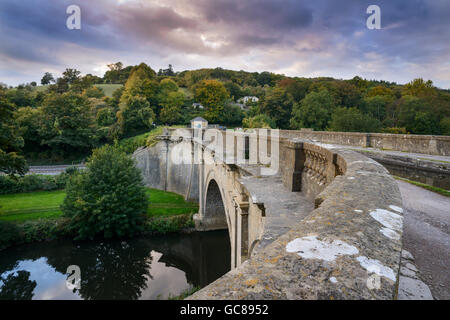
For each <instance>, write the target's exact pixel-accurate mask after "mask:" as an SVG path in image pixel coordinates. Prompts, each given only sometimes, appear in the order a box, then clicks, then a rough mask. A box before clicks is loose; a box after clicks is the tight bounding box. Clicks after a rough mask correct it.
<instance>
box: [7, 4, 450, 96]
mask: <svg viewBox="0 0 450 320" xmlns="http://www.w3.org/2000/svg"><path fill="white" fill-rule="evenodd" d="M72 4H75V5H78V6H79V7H80V8H81V30H69V29H67V27H66V20H67V18H68V16H69V15H68V14H66V9H67V7H68V6H69V5H72ZM372 4H375V5H378V6H379V7H380V8H381V29H380V30H369V29H368V28H367V27H366V19H367V18H368V17H369V14H367V13H366V9H367V7H368V6H369V5H372ZM117 61H122V62H123V63H124V65H130V64H138V63H140V62H146V63H147V64H149V65H150V66H151V67H152V68H153V69H155V70H158V69H160V68H166V67H167V65H168V64H169V63H170V64H172V65H173V66H174V69H175V71H182V70H187V69H198V68H205V67H208V68H209V67H211V68H213V67H222V68H227V69H232V70H246V71H258V72H262V71H271V72H276V73H283V74H286V75H289V76H300V77H317V76H331V77H335V78H343V79H348V78H352V77H354V76H355V75H359V76H362V77H365V78H368V79H383V80H388V81H396V82H398V83H406V82H409V81H410V80H412V79H414V78H417V77H422V78H425V79H431V80H432V81H433V82H434V83H435V85H437V86H439V87H441V88H449V87H450V1H448V0H386V1H378V0H368V1H366V0H345V1H344V0H308V1H305V0H95V1H93V0H19V1H18V0H0V82H4V83H7V84H9V85H17V84H19V83H24V82H30V81H36V82H40V79H41V77H42V75H43V73H44V72H46V71H49V72H52V73H54V74H55V75H56V76H59V75H60V74H61V72H62V71H64V69H65V68H67V67H71V68H77V69H79V70H81V71H82V72H83V73H92V74H97V75H100V76H102V75H103V73H104V72H105V71H106V70H107V67H106V65H107V64H109V63H112V62H117Z"/></svg>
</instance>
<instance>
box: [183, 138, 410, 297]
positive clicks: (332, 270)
mask: <svg viewBox="0 0 450 320" xmlns="http://www.w3.org/2000/svg"><path fill="white" fill-rule="evenodd" d="M281 148H282V149H283V148H286V149H285V150H284V151H280V152H281V154H283V155H284V156H285V157H286V159H283V160H282V161H283V166H284V167H283V166H282V168H283V170H282V171H284V173H283V174H282V176H283V177H284V178H283V179H285V178H287V177H288V174H287V172H291V173H295V174H297V178H301V183H300V188H308V189H311V195H313V196H314V202H315V204H316V209H314V210H313V211H312V212H311V213H310V214H308V215H306V217H304V218H302V219H299V220H298V221H297V222H296V223H291V224H290V228H289V229H290V230H288V231H287V232H285V233H284V234H283V235H281V236H279V237H278V238H277V239H275V240H274V241H272V242H270V243H269V244H268V245H267V246H264V247H263V248H261V249H260V250H256V251H255V254H253V255H252V256H251V258H250V259H249V260H247V261H245V262H244V263H243V264H242V265H240V266H239V267H237V268H236V269H234V270H232V271H230V272H229V273H227V274H226V275H224V276H223V277H221V278H220V279H218V280H217V281H215V282H213V283H212V284H210V285H209V286H207V287H205V288H203V289H202V290H200V291H198V292H197V293H195V294H194V295H192V296H191V297H189V299H395V298H396V294H397V284H398V273H399V267H400V256H401V248H402V243H401V236H402V231H403V226H402V222H403V214H402V212H403V210H402V200H401V195H400V192H399V190H398V186H397V184H396V182H395V180H394V179H393V178H392V177H391V176H390V175H389V174H388V172H387V171H386V169H385V168H384V167H383V166H381V165H380V164H378V163H377V162H375V161H373V160H371V159H369V158H367V157H365V156H363V155H361V154H358V153H356V152H353V151H349V150H343V149H337V148H336V149H331V150H327V149H324V148H321V147H318V146H314V145H313V144H309V143H303V142H301V141H296V140H291V139H288V140H287V141H284V142H283V143H282V147H281ZM302 155H303V156H304V157H303V158H302ZM322 166H323V167H324V168H321V167H322ZM298 174H301V175H302V176H303V177H300V176H299V175H298ZM308 175H309V177H308ZM305 176H306V177H305ZM294 180H295V181H294ZM283 182H285V181H283ZM308 184H309V186H308ZM320 184H323V185H324V186H325V187H323V188H322V187H321V188H315V187H314V186H315V185H316V186H318V185H319V186H320ZM285 185H288V186H290V187H292V186H294V187H295V186H298V181H297V180H296V179H291V180H290V181H286V183H285ZM255 189H257V188H255ZM286 192H290V191H286Z"/></svg>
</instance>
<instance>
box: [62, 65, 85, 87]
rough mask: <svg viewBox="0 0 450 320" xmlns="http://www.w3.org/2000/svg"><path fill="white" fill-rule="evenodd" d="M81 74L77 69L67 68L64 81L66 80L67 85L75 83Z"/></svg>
mask: <svg viewBox="0 0 450 320" xmlns="http://www.w3.org/2000/svg"><path fill="white" fill-rule="evenodd" d="M80 74H81V72H80V71H78V70H77V69H70V68H67V69H66V71H64V72H63V79H64V80H66V82H67V83H69V84H70V83H73V82H75V81H76V80H78V78H79V77H80Z"/></svg>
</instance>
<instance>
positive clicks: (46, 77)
mask: <svg viewBox="0 0 450 320" xmlns="http://www.w3.org/2000/svg"><path fill="white" fill-rule="evenodd" d="M52 82H55V78H53V75H52V74H51V73H50V72H46V73H45V74H44V76H43V77H42V79H41V84H42V85H44V86H45V85H47V84H50V83H52Z"/></svg>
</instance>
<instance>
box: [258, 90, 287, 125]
mask: <svg viewBox="0 0 450 320" xmlns="http://www.w3.org/2000/svg"><path fill="white" fill-rule="evenodd" d="M293 104H294V100H293V99H292V96H291V95H290V94H289V93H287V91H286V89H285V88H282V87H275V88H270V89H269V90H268V91H267V93H266V96H265V97H264V99H263V100H262V102H261V106H260V110H261V112H262V113H265V114H266V115H268V116H269V117H270V118H271V119H273V120H274V121H275V124H276V126H277V127H278V128H281V129H287V128H289V120H290V118H291V113H292V106H293Z"/></svg>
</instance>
